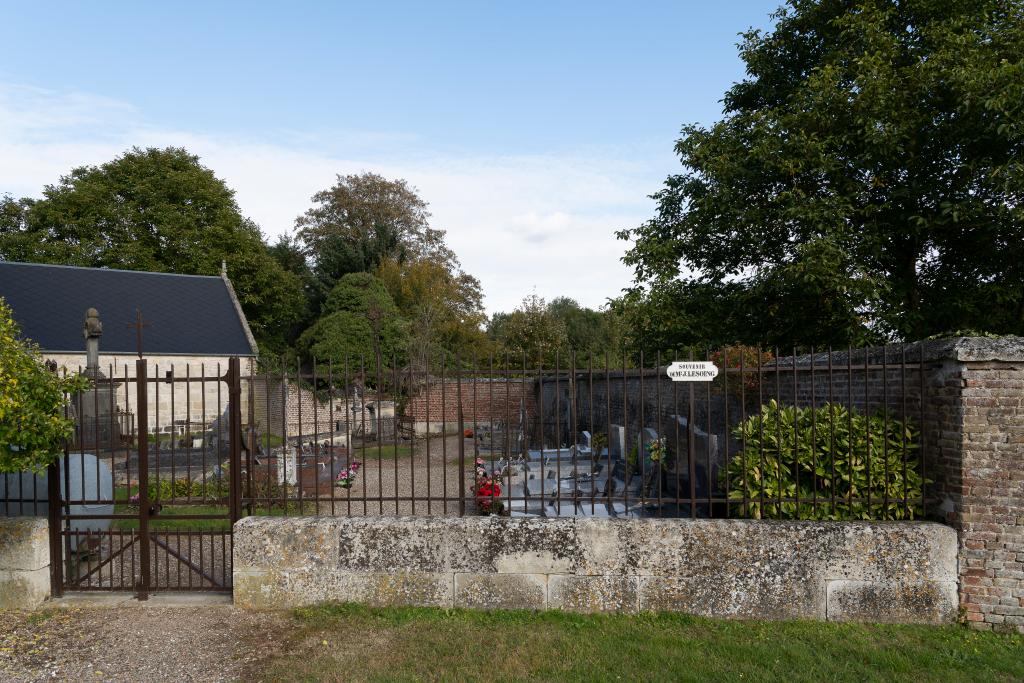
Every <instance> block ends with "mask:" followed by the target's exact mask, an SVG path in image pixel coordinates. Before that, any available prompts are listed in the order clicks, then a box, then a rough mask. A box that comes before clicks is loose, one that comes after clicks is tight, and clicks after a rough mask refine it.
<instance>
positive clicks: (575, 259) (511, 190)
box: [0, 85, 666, 311]
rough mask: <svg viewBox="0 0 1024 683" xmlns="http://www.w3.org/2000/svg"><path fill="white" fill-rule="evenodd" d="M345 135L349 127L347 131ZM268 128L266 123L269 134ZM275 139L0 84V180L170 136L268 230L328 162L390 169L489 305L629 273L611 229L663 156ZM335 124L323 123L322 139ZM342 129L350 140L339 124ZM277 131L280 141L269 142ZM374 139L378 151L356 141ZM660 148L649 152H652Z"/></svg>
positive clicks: (571, 291)
mask: <svg viewBox="0 0 1024 683" xmlns="http://www.w3.org/2000/svg"><path fill="white" fill-rule="evenodd" d="M351 135H353V136H354V135H355V134H351ZM269 137H271V134H270V133H268V138H269ZM273 139H274V142H268V141H265V140H257V139H251V138H242V137H240V136H237V135H233V134H217V133H211V132H208V131H182V130H168V129H163V128H161V127H157V126H154V125H152V124H150V123H148V122H147V121H146V120H145V119H144V117H143V115H142V114H141V113H140V112H139V111H138V110H137V109H136V108H135V107H133V106H131V105H130V104H129V103H124V102H118V101H114V100H110V99H107V98H103V97H99V96H94V95H90V94H83V93H57V92H53V91H46V90H41V89H38V88H29V87H23V86H10V85H7V86H5V85H0V193H4V192H9V193H11V194H14V195H16V196H23V195H24V196H38V195H39V194H40V193H41V190H42V188H43V186H44V185H45V184H47V183H52V182H55V181H56V180H57V179H58V178H59V176H60V175H62V174H64V173H67V172H68V171H69V170H70V169H71V168H73V167H75V166H81V165H84V164H100V163H103V162H105V161H108V160H109V159H111V158H113V157H114V156H116V155H118V154H120V153H122V152H123V151H124V150H126V149H127V148H129V147H131V146H133V145H138V146H168V145H175V146H183V147H186V148H187V149H189V150H190V151H192V152H193V153H195V154H198V155H199V156H200V157H201V158H202V161H203V163H204V164H205V165H207V166H209V167H210V168H212V169H214V171H215V172H216V173H217V175H218V176H219V177H221V178H223V179H224V180H225V181H226V182H227V183H228V185H229V186H230V187H232V188H234V189H235V190H236V192H237V199H238V203H239V205H240V206H241V208H242V211H243V212H244V213H245V214H246V215H248V216H250V217H252V218H253V219H254V220H256V221H257V222H258V223H259V224H260V226H261V227H262V228H263V230H264V232H265V233H267V234H268V235H269V236H271V237H274V236H276V235H278V234H281V233H283V232H285V231H288V230H290V229H291V227H292V225H293V222H294V219H295V217H296V216H297V215H299V214H300V213H302V212H303V211H305V209H306V208H308V206H309V197H310V196H311V195H312V194H313V193H314V192H316V191H318V190H320V189H323V188H326V187H328V186H330V184H331V183H332V182H333V180H334V176H335V174H337V173H341V174H345V173H356V172H361V171H370V170H372V171H375V172H377V173H380V174H382V175H384V176H387V177H401V178H405V179H407V180H408V181H409V182H410V183H411V184H412V185H414V186H416V187H417V188H418V189H419V190H420V193H421V195H422V196H423V197H424V198H425V199H426V200H427V201H429V202H430V207H431V211H432V213H433V216H434V218H433V222H434V224H435V226H436V227H439V228H444V229H445V230H447V231H448V242H449V244H450V245H451V247H452V248H453V249H454V250H455V252H456V253H457V254H458V255H459V258H460V259H461V261H462V264H463V267H464V268H465V269H466V270H467V271H468V272H470V273H472V274H473V275H475V276H477V277H478V278H479V279H480V280H481V282H482V284H483V287H484V293H485V294H486V304H487V308H488V310H489V311H496V310H508V309H511V308H513V307H514V306H515V305H516V304H517V303H518V302H519V301H520V300H521V299H522V298H523V297H524V296H525V295H526V294H528V293H530V292H532V291H534V290H536V292H537V293H538V294H539V295H541V296H543V297H546V298H549V299H550V298H553V297H555V296H571V297H573V298H575V299H577V300H579V301H580V302H581V303H583V304H585V305H589V306H600V305H601V304H603V303H604V301H605V300H606V299H607V298H608V297H611V296H615V295H617V294H618V292H619V290H620V289H621V288H622V287H624V286H626V285H627V284H628V283H629V281H630V272H629V270H628V269H627V268H626V267H625V266H623V265H622V264H621V262H620V261H619V259H620V257H621V256H622V253H623V251H624V249H625V246H626V245H625V243H623V242H620V241H617V240H616V239H615V237H614V234H613V233H614V231H615V230H616V229H619V228H622V227H630V226H634V225H637V224H639V223H640V222H641V221H643V220H644V219H645V218H647V217H648V216H649V215H650V214H651V212H652V210H653V206H652V203H651V201H650V200H649V199H647V198H646V195H647V194H649V193H650V192H651V191H652V190H654V189H655V188H656V187H657V186H658V184H659V183H660V181H661V179H662V178H663V176H664V174H665V172H666V169H665V168H664V166H661V165H659V164H656V163H653V162H650V161H644V160H641V161H637V160H629V159H626V158H623V157H622V155H614V154H605V155H602V154H599V153H593V152H590V153H587V154H578V155H568V154H557V155H556V154H552V155H550V156H496V157H492V156H488V155H486V154H484V153H481V154H479V155H476V156H470V155H445V154H440V153H426V152H424V151H420V152H419V153H415V154H410V155H409V156H408V157H406V158H404V159H403V158H399V157H396V156H395V155H394V154H393V153H392V152H391V151H390V150H392V149H393V148H394V145H393V144H392V143H393V142H394V141H396V140H399V141H402V143H403V146H404V147H405V148H406V149H408V148H409V146H410V145H412V146H413V147H415V138H414V137H413V136H410V135H406V134H402V133H390V132H388V131H383V132H371V133H367V134H365V135H364V136H362V137H361V140H362V144H360V145H358V148H359V149H361V150H363V151H361V152H360V153H359V154H358V155H353V156H352V157H351V158H349V157H346V156H345V155H343V154H339V153H337V152H328V151H325V150H327V149H328V147H329V145H328V144H326V143H325V144H324V145H322V146H319V147H318V146H317V139H316V136H315V135H313V134H303V135H281V134H278V133H277V132H274V133H273ZM338 139H339V136H337V135H333V134H332V136H331V140H330V149H332V150H334V149H337V148H336V147H335V146H334V145H335V143H336V141H337V140H338ZM351 139H355V137H352V138H351ZM282 140H284V142H281V141H282ZM377 143H379V150H380V151H378V152H377V153H374V152H372V151H366V150H367V149H368V148H369V147H371V146H374V145H376V144H377ZM659 161H662V160H659Z"/></svg>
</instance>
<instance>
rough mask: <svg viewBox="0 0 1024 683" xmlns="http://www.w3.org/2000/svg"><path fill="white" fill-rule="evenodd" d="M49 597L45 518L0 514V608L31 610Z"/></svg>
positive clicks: (47, 531) (47, 539)
mask: <svg viewBox="0 0 1024 683" xmlns="http://www.w3.org/2000/svg"><path fill="white" fill-rule="evenodd" d="M49 597H50V540H49V524H48V522H47V520H46V518H44V517H0V609H33V608H35V607H38V606H39V605H40V604H42V603H43V601H44V600H46V599H47V598H49Z"/></svg>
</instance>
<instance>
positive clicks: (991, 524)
mask: <svg viewBox="0 0 1024 683" xmlns="http://www.w3.org/2000/svg"><path fill="white" fill-rule="evenodd" d="M951 369H952V370H954V371H953V372H950V370H951ZM944 370H945V372H944V373H943V375H944V382H943V386H944V388H945V389H946V390H947V392H946V395H947V396H949V397H950V398H952V399H953V400H952V401H948V403H949V405H947V406H946V407H945V410H946V414H948V415H949V416H951V417H954V420H952V421H951V422H950V423H948V424H949V425H950V428H949V429H948V430H945V431H944V432H943V434H942V436H941V440H940V442H939V443H938V444H937V446H938V451H939V455H940V459H939V463H938V467H937V469H936V471H935V473H934V475H933V476H934V477H935V478H936V480H937V481H940V482H941V483H942V492H943V493H944V495H945V498H944V500H943V505H942V511H943V512H944V513H945V514H946V518H947V520H948V521H949V523H951V524H952V525H953V526H954V527H955V528H956V529H957V530H958V531H959V532H960V582H961V585H960V603H961V607H962V608H963V609H964V611H965V616H966V619H967V620H968V621H969V622H970V623H971V625H972V626H974V627H975V628H982V629H997V630H1009V631H1013V630H1015V631H1018V632H1022V633H1024V407H1022V401H1024V357H1020V358H1018V359H1017V360H1015V361H1002V360H973V361H972V360H968V361H967V362H961V363H959V364H958V365H957V366H956V367H955V368H948V367H947V368H945V369H944ZM949 389H954V390H957V391H955V392H954V391H948V390H949ZM955 418H959V420H958V419H955ZM958 422H959V425H960V429H957V428H956V426H957V423H958Z"/></svg>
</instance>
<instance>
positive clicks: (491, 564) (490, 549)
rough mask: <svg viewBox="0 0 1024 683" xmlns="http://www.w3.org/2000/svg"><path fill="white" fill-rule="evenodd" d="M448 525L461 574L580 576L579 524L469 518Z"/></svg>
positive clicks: (451, 557)
mask: <svg viewBox="0 0 1024 683" xmlns="http://www.w3.org/2000/svg"><path fill="white" fill-rule="evenodd" d="M445 521H446V523H447V532H446V533H447V535H448V537H449V539H450V542H449V556H448V557H449V563H450V564H449V567H450V569H451V570H452V571H455V572H464V573H480V572H506V573H520V574H530V573H538V574H551V573H560V574H568V573H574V572H575V571H576V570H577V569H578V568H579V565H580V558H581V555H582V551H583V549H582V547H581V544H580V542H579V538H578V537H577V535H576V525H575V520H573V519H571V518H566V519H559V520H552V519H542V518H509V517H466V518H463V519H462V521H461V523H458V524H452V523H451V520H450V519H449V520H445Z"/></svg>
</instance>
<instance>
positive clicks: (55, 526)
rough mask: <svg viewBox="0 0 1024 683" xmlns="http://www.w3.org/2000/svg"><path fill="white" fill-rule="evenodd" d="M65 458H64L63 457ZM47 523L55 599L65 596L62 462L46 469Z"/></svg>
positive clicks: (50, 465)
mask: <svg viewBox="0 0 1024 683" xmlns="http://www.w3.org/2000/svg"><path fill="white" fill-rule="evenodd" d="M62 457H63V456H62ZM46 497H47V500H48V504H47V509H46V512H47V518H48V520H47V523H48V525H49V527H50V593H51V594H52V595H53V597H55V598H59V597H61V596H62V595H64V557H63V555H64V553H63V552H62V551H61V542H60V537H61V508H62V506H63V504H64V501H63V500H62V496H61V495H60V460H58V461H57V462H51V463H50V464H49V465H47V467H46Z"/></svg>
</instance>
